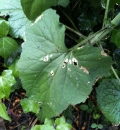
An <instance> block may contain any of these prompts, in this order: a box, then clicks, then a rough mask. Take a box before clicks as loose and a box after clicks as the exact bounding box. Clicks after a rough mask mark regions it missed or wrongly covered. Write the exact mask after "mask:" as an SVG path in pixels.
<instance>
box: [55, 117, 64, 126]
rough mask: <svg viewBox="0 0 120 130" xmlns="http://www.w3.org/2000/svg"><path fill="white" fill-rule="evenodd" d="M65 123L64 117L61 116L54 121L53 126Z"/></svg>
mask: <svg viewBox="0 0 120 130" xmlns="http://www.w3.org/2000/svg"><path fill="white" fill-rule="evenodd" d="M65 122H66V121H65V117H64V116H62V117H60V118H57V119H56V120H55V124H56V125H60V124H64V123H65Z"/></svg>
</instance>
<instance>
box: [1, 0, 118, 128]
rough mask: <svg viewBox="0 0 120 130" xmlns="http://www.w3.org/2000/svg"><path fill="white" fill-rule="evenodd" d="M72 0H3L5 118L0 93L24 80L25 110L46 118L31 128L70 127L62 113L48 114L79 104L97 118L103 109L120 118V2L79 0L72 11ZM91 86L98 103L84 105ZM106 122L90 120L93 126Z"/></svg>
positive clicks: (107, 114) (115, 119) (108, 115)
mask: <svg viewBox="0 0 120 130" xmlns="http://www.w3.org/2000/svg"><path fill="white" fill-rule="evenodd" d="M71 3H72V4H74V2H73V1H72V0H71V1H69V0H57V1H56V0H52V1H51V2H48V1H47V2H46V1H44V2H43V1H42V2H41V1H40V0H21V1H20V0H17V1H16V0H0V14H1V19H0V56H1V57H2V58H4V61H5V62H4V66H5V67H6V69H5V70H3V72H2V74H1V76H0V100H1V102H0V116H1V117H2V118H4V119H6V120H9V121H10V117H9V116H8V114H7V111H6V108H5V105H4V104H3V103H2V99H3V98H6V99H8V98H9V95H10V93H11V92H13V91H14V90H15V89H18V88H19V86H17V85H16V86H17V87H15V86H14V85H15V84H17V83H18V82H20V81H21V84H22V88H24V89H25V90H26V95H27V98H25V99H23V100H21V105H22V108H23V111H24V112H25V113H27V112H33V113H35V114H36V116H37V118H38V119H39V120H40V121H42V122H44V124H43V125H36V126H34V127H33V128H32V130H37V129H41V130H43V129H44V130H45V129H49V130H54V129H56V130H62V129H64V130H69V129H71V127H72V126H71V125H70V124H68V123H66V121H65V118H64V117H63V116H62V117H61V118H57V119H56V120H55V121H53V120H50V119H51V118H53V117H56V116H57V115H59V114H62V112H63V111H64V110H66V108H68V106H70V105H76V104H80V105H79V108H80V109H81V110H83V111H86V112H88V113H91V112H93V118H94V119H95V120H97V119H99V118H100V117H101V114H100V111H102V113H103V115H104V116H105V118H106V119H108V120H109V121H110V122H111V123H114V124H116V125H118V124H119V123H120V114H119V111H120V100H119V99H120V93H119V92H120V79H119V76H120V72H119V71H120V62H119V58H120V50H119V48H120V7H119V6H120V5H119V4H120V2H119V0H116V1H114V0H111V1H110V0H98V2H96V1H95V0H86V3H85V2H84V1H80V0H78V1H77V0H75V4H74V6H73V7H72V9H70V10H74V13H75V14H74V16H72V12H71V14H69V13H68V12H69V8H67V7H68V6H69V7H71V6H72V4H71ZM81 5H83V6H82V7H81V8H78V7H79V6H81ZM67 9H68V10H67ZM86 9H89V10H90V14H89V13H88V12H87V11H86ZM97 9H99V12H97V11H95V10H97ZM80 12H81V13H80ZM103 12H105V13H103ZM76 19H77V22H76V21H75V20H76ZM68 21H69V24H67V23H68ZM71 34H72V35H71ZM67 40H68V41H69V43H68V44H69V45H67V43H66V42H65V41H67ZM71 41H72V45H70V43H71ZM108 46H109V47H108ZM113 46H114V48H115V49H114V48H113ZM93 86H94V88H95V90H94V91H95V92H96V94H95V95H96V97H95V98H96V100H97V103H96V104H97V107H94V106H90V105H86V104H82V105H81V103H83V102H85V101H86V100H87V98H88V97H89V95H90V93H91V92H92V91H93ZM3 113H4V114H3ZM102 127H103V126H102V124H98V123H93V124H91V128H95V129H102Z"/></svg>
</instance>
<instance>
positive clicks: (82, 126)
mask: <svg viewBox="0 0 120 130" xmlns="http://www.w3.org/2000/svg"><path fill="white" fill-rule="evenodd" d="M23 98H25V91H24V90H23V89H19V90H16V91H15V92H13V93H11V95H10V98H9V99H8V100H5V99H3V103H4V104H5V105H6V107H7V112H8V113H9V116H10V117H11V122H8V121H5V120H3V119H2V118H0V130H30V129H31V126H33V125H36V124H42V123H40V121H38V119H37V117H36V116H35V115H34V114H33V113H27V114H25V113H24V112H23V110H22V108H21V105H20V100H21V99H23ZM92 98H93V99H92ZM91 100H94V97H93V95H92V94H91V96H90V97H89V99H88V100H87V101H86V103H85V104H88V101H91ZM79 106H80V105H79V104H78V105H76V106H70V107H69V108H68V109H67V110H66V111H65V112H63V114H62V115H64V116H66V120H67V121H68V122H72V126H73V128H72V130H97V129H93V128H91V124H92V123H98V124H102V125H103V129H102V130H120V127H118V126H116V127H115V126H114V125H113V126H112V124H105V121H104V118H103V116H101V118H99V119H98V120H95V119H93V112H91V113H88V112H86V111H83V110H80V108H79Z"/></svg>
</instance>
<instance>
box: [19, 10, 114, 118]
mask: <svg viewBox="0 0 120 130" xmlns="http://www.w3.org/2000/svg"><path fill="white" fill-rule="evenodd" d="M64 31H65V27H64V25H62V24H60V23H59V17H58V15H57V14H56V13H55V11H53V10H52V9H49V10H46V11H45V12H44V13H43V14H42V15H41V16H40V17H39V19H37V20H36V21H35V23H34V24H33V26H31V27H30V28H29V29H28V30H27V31H26V42H25V43H24V44H23V46H22V49H23V51H22V54H21V58H20V60H19V62H18V66H19V72H20V78H21V81H22V84H23V87H24V88H25V89H26V90H27V95H28V96H32V97H33V99H34V100H35V101H37V102H39V103H41V106H42V109H41V110H40V113H39V115H38V117H39V118H41V120H44V119H45V118H46V117H48V118H50V117H53V116H55V115H57V114H59V113H61V112H62V111H63V110H64V109H66V108H67V106H68V105H69V104H73V105H74V104H77V103H80V102H84V101H85V100H86V98H87V96H88V95H89V94H90V92H91V90H92V85H93V83H94V82H95V79H96V78H99V77H100V76H103V75H106V74H108V69H109V68H110V66H111V64H112V61H111V58H109V57H108V56H106V55H105V54H104V53H102V52H101V51H100V50H99V49H98V48H95V47H92V46H83V47H80V48H78V49H77V50H73V51H69V50H68V49H67V48H66V46H65V44H64ZM101 63H102V64H101Z"/></svg>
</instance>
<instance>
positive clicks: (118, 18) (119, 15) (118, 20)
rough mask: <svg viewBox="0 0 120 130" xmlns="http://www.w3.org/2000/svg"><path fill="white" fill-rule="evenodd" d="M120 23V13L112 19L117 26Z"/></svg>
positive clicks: (112, 22)
mask: <svg viewBox="0 0 120 130" xmlns="http://www.w3.org/2000/svg"><path fill="white" fill-rule="evenodd" d="M119 23H120V13H119V14H118V15H117V16H116V17H115V18H114V19H113V20H112V21H111V24H112V25H113V26H117V25H118V24H119Z"/></svg>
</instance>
